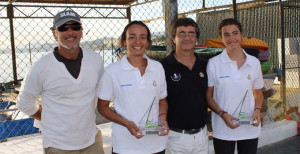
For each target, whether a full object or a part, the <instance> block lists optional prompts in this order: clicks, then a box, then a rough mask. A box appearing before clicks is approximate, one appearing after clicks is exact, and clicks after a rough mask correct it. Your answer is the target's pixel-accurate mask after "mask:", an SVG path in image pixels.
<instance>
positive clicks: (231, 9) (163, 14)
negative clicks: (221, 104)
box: [0, 0, 300, 141]
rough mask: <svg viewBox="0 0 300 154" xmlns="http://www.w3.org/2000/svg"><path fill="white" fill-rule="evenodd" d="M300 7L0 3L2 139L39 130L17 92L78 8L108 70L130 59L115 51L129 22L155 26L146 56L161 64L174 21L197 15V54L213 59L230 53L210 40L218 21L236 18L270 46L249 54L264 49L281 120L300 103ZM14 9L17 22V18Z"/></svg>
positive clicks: (294, 3) (224, 2) (271, 100)
mask: <svg viewBox="0 0 300 154" xmlns="http://www.w3.org/2000/svg"><path fill="white" fill-rule="evenodd" d="M283 6H285V7H283ZM299 6H300V2H299V0H287V1H282V2H281V1H279V0H271V1H270V0H268V1H263V0H256V1H249V0H237V5H233V4H232V0H206V1H205V0H203V1H201V0H177V1H168V0H139V1H135V2H134V3H131V4H128V5H69V4H36V3H34V4H30V3H17V2H15V3H13V5H8V4H7V3H0V27H1V29H0V34H1V37H0V57H1V60H0V66H1V67H0V92H1V95H0V97H1V100H0V103H1V104H0V107H1V109H0V111H1V114H0V116H1V117H0V127H1V128H0V140H1V141H6V140H7V139H8V138H10V137H12V136H13V135H12V136H9V135H7V134H5V133H7V132H8V133H11V132H10V131H12V130H14V131H17V132H18V131H19V134H18V133H17V134H18V135H24V134H31V133H35V132H37V130H35V129H34V128H32V127H29V126H30V125H31V126H32V121H31V120H30V118H29V117H28V116H26V115H24V114H22V113H21V112H18V110H17V109H16V107H15V102H16V98H17V95H18V88H19V87H20V84H21V81H22V79H23V78H24V77H25V75H26V72H27V71H28V69H29V68H30V67H31V66H32V64H33V63H34V62H36V61H37V60H38V59H39V58H41V57H42V56H43V55H46V54H48V53H50V52H53V49H54V47H56V46H57V44H56V42H55V39H54V37H53V35H52V31H51V30H50V27H52V25H53V17H54V15H55V14H56V13H57V12H59V11H62V10H65V9H72V10H74V11H76V12H77V13H78V14H79V15H80V16H81V19H82V24H83V34H84V35H83V38H82V40H81V47H84V48H89V49H92V50H94V51H95V52H97V53H99V54H101V56H102V57H103V61H104V65H105V66H107V65H109V64H111V63H114V62H116V61H117V60H118V59H120V57H121V56H122V55H123V54H124V52H121V53H119V54H115V51H116V50H117V49H118V48H119V44H118V39H119V37H120V35H121V33H122V30H123V28H124V27H125V25H126V24H127V23H128V22H129V21H133V20H141V21H143V22H144V23H146V24H147V25H148V27H149V28H150V31H151V33H152V41H153V49H152V50H150V51H147V54H148V55H149V57H151V58H153V59H156V60H160V59H162V58H163V57H165V56H166V55H167V54H168V53H169V52H170V47H171V46H172V42H171V39H170V34H169V30H170V26H169V25H170V24H171V23H172V22H174V18H175V19H176V18H177V17H179V18H181V17H189V18H192V19H194V20H195V21H196V22H197V23H198V25H199V28H200V39H199V41H198V43H197V48H196V50H195V51H196V52H197V54H199V55H201V56H202V57H204V58H206V59H209V58H210V57H212V56H214V55H217V54H219V53H220V52H221V51H222V49H223V48H222V47H220V46H214V45H211V44H209V43H207V42H209V41H208V40H210V39H214V38H218V37H219V36H218V32H217V27H218V24H219V23H220V22H221V21H222V20H223V19H224V18H229V17H231V18H234V17H236V18H237V19H238V20H239V21H240V22H241V23H242V25H243V28H244V33H243V35H244V37H247V38H252V39H253V41H255V40H254V39H258V40H259V41H262V42H265V43H266V44H267V45H268V49H267V50H265V48H264V50H259V49H255V50H251V49H249V52H248V51H247V52H248V53H251V54H252V55H254V56H256V57H258V58H259V56H262V55H260V54H261V53H262V52H263V51H264V52H265V53H264V55H263V56H262V57H260V58H261V59H260V60H261V64H262V70H263V73H264V81H265V86H264V96H265V103H264V112H263V113H264V120H265V121H264V122H265V123H268V122H271V121H278V120H282V119H284V118H286V116H285V115H286V110H289V109H291V108H296V107H299V106H300V105H299V104H300V103H299V100H300V99H299V97H300V93H299V92H300V87H299V86H300V81H299V79H300V70H299V51H300V45H299V43H300V36H299V35H300V30H299V27H300V25H299V24H300V23H299V21H300V20H299V18H300V12H299ZM11 11H12V12H13V17H11V18H10V14H12V12H11ZM282 38H284V41H282ZM282 43H283V44H284V46H282ZM262 46H263V45H262ZM247 50H248V49H247ZM282 52H283V53H284V54H282ZM297 110H298V108H297ZM295 112H296V111H295ZM17 120H20V121H21V120H27V121H22V122H23V123H25V124H27V125H29V126H28V127H26V128H25V130H23V129H21V127H25V124H22V125H21V122H19V123H20V125H18V124H16V126H14V127H10V126H12V125H10V123H9V122H13V121H17ZM8 125H10V126H8ZM18 135H16V136H18Z"/></svg>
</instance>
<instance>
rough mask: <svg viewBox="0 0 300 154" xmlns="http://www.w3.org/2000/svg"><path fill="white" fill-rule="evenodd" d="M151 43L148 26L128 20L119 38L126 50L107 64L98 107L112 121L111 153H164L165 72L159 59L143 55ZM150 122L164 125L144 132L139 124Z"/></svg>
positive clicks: (101, 82)
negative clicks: (111, 103) (110, 104)
mask: <svg viewBox="0 0 300 154" xmlns="http://www.w3.org/2000/svg"><path fill="white" fill-rule="evenodd" d="M151 44H152V41H151V34H150V31H149V28H148V27H147V26H146V25H145V24H144V23H143V22H141V21H133V22H131V23H129V24H128V25H127V26H126V27H125V29H124V31H123V33H122V35H121V39H120V46H121V47H126V49H127V54H126V55H124V57H123V58H122V59H121V60H120V61H118V62H116V63H114V64H111V65H110V66H108V67H107V68H106V70H105V72H104V74H103V77H102V79H101V81H100V86H99V90H98V93H97V96H98V97H99V99H98V111H99V112H100V113H101V114H102V115H103V116H104V117H106V118H107V119H109V120H111V121H113V124H112V148H113V151H112V153H113V154H114V153H121V154H149V153H158V154H163V153H164V150H165V148H166V137H165V135H167V134H168V131H169V128H168V124H167V122H166V115H167V109H168V104H167V101H166V96H167V88H166V81H165V73H164V69H163V67H162V65H161V64H160V63H159V62H157V61H154V60H151V59H149V58H148V57H147V56H146V55H145V50H146V48H151ZM110 101H113V102H114V109H115V111H113V110H111V108H109V103H110ZM149 124H150V125H152V124H154V125H156V124H157V125H161V126H163V129H162V130H161V131H148V132H147V133H151V135H149V134H147V135H145V132H143V131H142V129H141V128H142V127H145V126H148V127H149ZM150 127H152V126H150ZM152 128H153V127H152ZM152 133H154V134H152Z"/></svg>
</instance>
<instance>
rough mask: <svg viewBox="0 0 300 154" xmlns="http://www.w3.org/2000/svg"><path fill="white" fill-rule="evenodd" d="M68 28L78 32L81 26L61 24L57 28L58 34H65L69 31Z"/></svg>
mask: <svg viewBox="0 0 300 154" xmlns="http://www.w3.org/2000/svg"><path fill="white" fill-rule="evenodd" d="M69 27H70V28H71V29H72V30H74V31H79V30H81V28H82V27H81V24H63V25H61V26H59V27H57V30H58V31H59V32H65V31H67V30H68V29H69Z"/></svg>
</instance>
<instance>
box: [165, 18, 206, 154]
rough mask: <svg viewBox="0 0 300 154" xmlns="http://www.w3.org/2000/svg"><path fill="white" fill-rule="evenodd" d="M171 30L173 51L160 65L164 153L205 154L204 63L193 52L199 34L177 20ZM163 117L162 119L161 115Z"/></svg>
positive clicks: (183, 20) (186, 22)
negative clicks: (165, 135)
mask: <svg viewBox="0 0 300 154" xmlns="http://www.w3.org/2000/svg"><path fill="white" fill-rule="evenodd" d="M172 28H173V30H172V40H173V43H174V44H175V47H176V48H175V51H172V53H171V54H170V55H168V56H167V57H166V58H164V59H163V60H162V61H161V63H162V65H163V67H164V69H165V75H166V81H167V91H168V96H167V101H168V105H169V108H168V114H167V122H168V124H169V128H170V131H169V135H168V139H167V147H166V153H185V154H199V153H201V154H202V153H205V154H206V153H208V134H207V128H206V121H207V105H206V97H205V95H206V90H207V75H206V65H207V61H206V60H203V59H202V58H201V57H199V56H198V55H197V54H196V53H195V52H194V48H195V46H196V42H197V40H198V38H199V35H200V32H199V28H198V25H197V23H196V22H195V21H194V20H192V19H190V18H181V19H178V20H177V21H176V22H175V23H174V25H173V27H172ZM162 116H165V115H162Z"/></svg>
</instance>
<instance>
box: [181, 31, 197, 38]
mask: <svg viewBox="0 0 300 154" xmlns="http://www.w3.org/2000/svg"><path fill="white" fill-rule="evenodd" d="M196 35H197V34H196V33H193V32H190V33H184V32H180V33H178V34H177V36H178V37H179V38H185V37H186V36H188V37H189V38H193V37H195V36H196Z"/></svg>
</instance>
